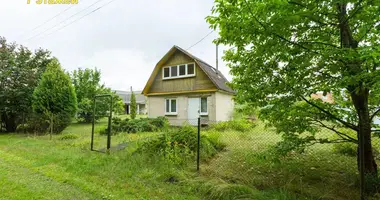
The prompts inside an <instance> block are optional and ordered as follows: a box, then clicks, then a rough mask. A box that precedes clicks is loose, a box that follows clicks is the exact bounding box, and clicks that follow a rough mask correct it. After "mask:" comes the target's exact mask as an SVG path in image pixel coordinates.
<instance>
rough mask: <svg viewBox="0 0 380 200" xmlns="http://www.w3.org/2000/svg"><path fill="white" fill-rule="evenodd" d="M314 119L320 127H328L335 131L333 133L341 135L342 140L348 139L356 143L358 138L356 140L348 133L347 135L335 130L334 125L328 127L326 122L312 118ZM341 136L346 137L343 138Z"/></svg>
mask: <svg viewBox="0 0 380 200" xmlns="http://www.w3.org/2000/svg"><path fill="white" fill-rule="evenodd" d="M314 121H316V122H318V123H319V125H321V126H322V127H324V128H327V129H329V130H331V131H333V132H335V133H336V134H338V135H339V137H341V138H342V139H344V140H348V141H350V142H354V143H358V140H357V139H355V138H352V137H351V136H349V135H347V134H345V133H342V132H340V131H338V130H336V129H335V127H329V126H327V125H326V124H324V123H323V122H321V121H319V120H316V119H314ZM343 136H344V137H346V138H344V137H343Z"/></svg>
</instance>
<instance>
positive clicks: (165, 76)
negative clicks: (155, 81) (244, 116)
mask: <svg viewBox="0 0 380 200" xmlns="http://www.w3.org/2000/svg"><path fill="white" fill-rule="evenodd" d="M168 77H170V68H169V67H167V68H164V78H168Z"/></svg>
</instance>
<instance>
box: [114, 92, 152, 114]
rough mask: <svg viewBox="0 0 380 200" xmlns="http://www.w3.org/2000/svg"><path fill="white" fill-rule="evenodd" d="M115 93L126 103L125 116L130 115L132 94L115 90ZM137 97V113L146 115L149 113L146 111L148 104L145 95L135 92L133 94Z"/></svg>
mask: <svg viewBox="0 0 380 200" xmlns="http://www.w3.org/2000/svg"><path fill="white" fill-rule="evenodd" d="M115 93H116V94H117V95H119V96H120V98H121V99H122V100H123V103H124V109H125V114H130V110H131V108H130V105H131V94H132V93H131V92H128V91H121V90H115ZM133 93H134V94H135V96H136V105H137V109H136V113H137V114H141V115H145V114H146V113H147V110H146V107H147V106H146V102H147V99H146V97H145V96H144V95H142V94H141V91H134V92H133Z"/></svg>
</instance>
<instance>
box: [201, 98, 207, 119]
mask: <svg viewBox="0 0 380 200" xmlns="http://www.w3.org/2000/svg"><path fill="white" fill-rule="evenodd" d="M200 114H201V115H207V114H208V111H207V97H202V98H201V113H200Z"/></svg>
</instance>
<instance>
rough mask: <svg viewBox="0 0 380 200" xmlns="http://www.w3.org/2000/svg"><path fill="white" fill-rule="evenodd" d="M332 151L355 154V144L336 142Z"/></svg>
mask: <svg viewBox="0 0 380 200" xmlns="http://www.w3.org/2000/svg"><path fill="white" fill-rule="evenodd" d="M333 151H334V152H335V153H338V154H342V155H346V156H356V154H357V145H356V144H354V143H351V142H345V143H336V144H334V146H333Z"/></svg>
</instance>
